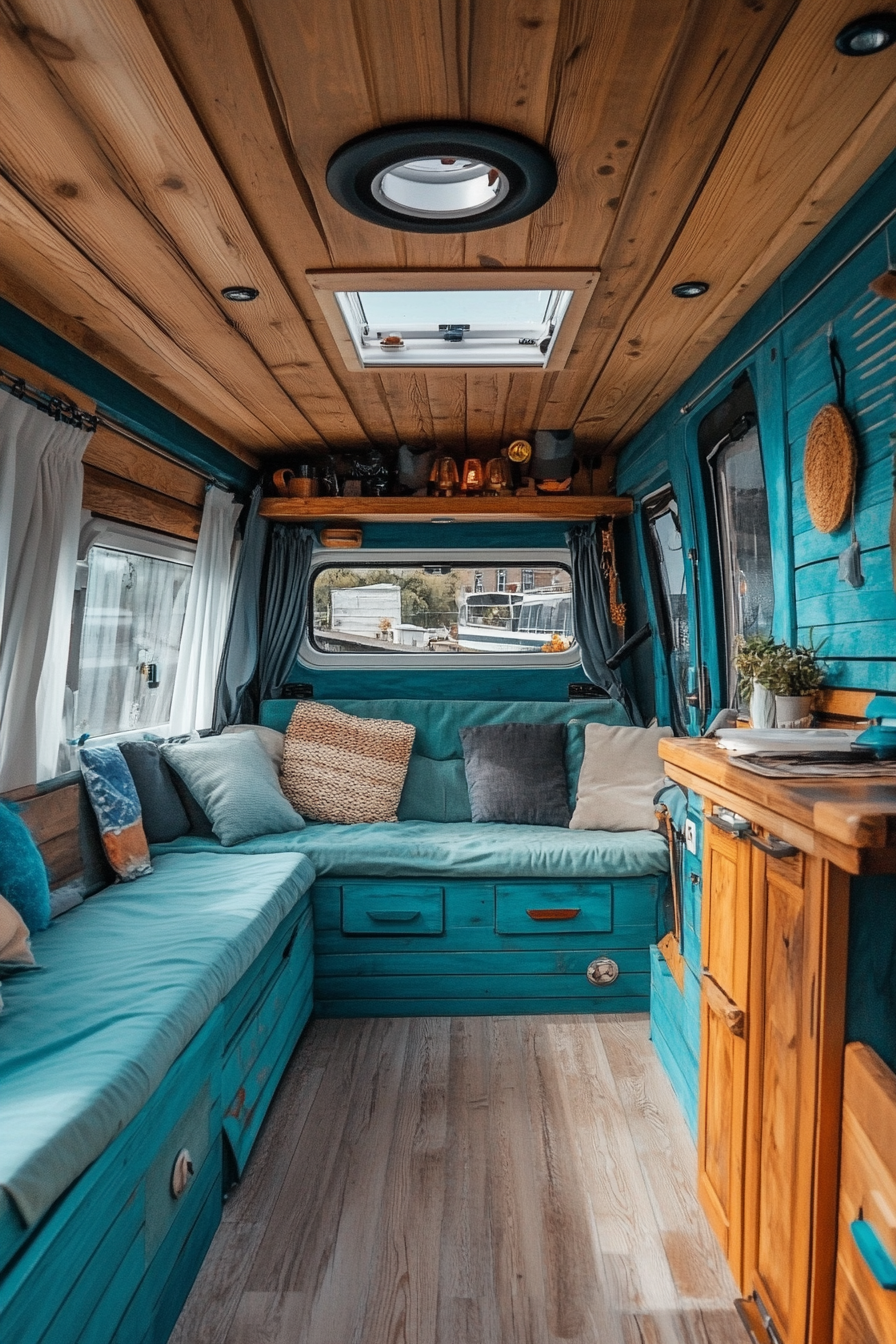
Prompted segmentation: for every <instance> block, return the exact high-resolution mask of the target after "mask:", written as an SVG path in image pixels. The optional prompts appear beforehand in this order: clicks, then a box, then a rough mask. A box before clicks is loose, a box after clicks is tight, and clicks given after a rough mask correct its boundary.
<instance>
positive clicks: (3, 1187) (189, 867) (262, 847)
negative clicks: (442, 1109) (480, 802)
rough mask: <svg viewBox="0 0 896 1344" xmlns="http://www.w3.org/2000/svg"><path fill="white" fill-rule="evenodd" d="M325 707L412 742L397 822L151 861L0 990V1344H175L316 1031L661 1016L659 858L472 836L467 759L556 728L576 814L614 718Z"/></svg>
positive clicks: (583, 710) (541, 705)
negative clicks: (579, 794)
mask: <svg viewBox="0 0 896 1344" xmlns="http://www.w3.org/2000/svg"><path fill="white" fill-rule="evenodd" d="M294 703H295V702H293V701H285V700H277V701H269V702H267V703H265V704H264V705H263V706H262V711H261V722H262V724H264V725H265V726H268V727H273V728H278V729H280V730H283V729H285V727H286V725H287V723H288V721H289V717H290V715H291V713H292V709H293V707H294ZM331 703H333V704H334V705H335V706H336V707H337V708H338V709H341V710H343V711H345V712H347V713H350V714H356V715H360V716H364V717H376V718H393V719H402V720H404V721H405V722H409V723H413V724H414V726H415V727H416V729H417V733H416V739H415V744H414V753H413V755H412V760H411V767H410V768H409V771H408V778H407V782H406V785H405V790H404V793H403V794H402V800H401V805H400V808H399V821H398V823H397V824H394V823H393V824H389V823H374V824H368V825H358V826H335V825H328V824H315V823H310V824H309V825H308V826H307V827H306V828H305V829H304V830H303V831H299V832H290V833H288V834H286V835H276V836H262V837H260V838H259V839H256V840H252V841H248V842H245V843H244V844H241V845H236V846H234V847H232V848H229V849H226V848H224V847H222V846H221V845H220V844H219V843H218V842H217V841H216V840H214V839H213V838H212V839H208V838H205V837H200V836H185V837H183V838H182V839H181V840H177V841H173V842H171V843H170V844H167V845H158V846H154V847H153V865H154V872H153V873H152V874H151V875H150V876H148V877H144V878H141V879H139V880H138V881H137V882H134V883H131V884H123V885H116V886H110V887H108V888H106V889H105V890H103V891H101V892H100V893H99V894H96V895H92V896H90V897H89V899H87V900H85V901H84V902H83V904H81V905H79V906H77V908H75V909H73V910H71V911H70V912H69V913H67V914H65V915H62V916H61V917H60V918H59V919H57V920H55V921H54V922H53V924H52V925H51V927H50V928H49V929H48V930H47V931H46V932H44V933H41V934H37V935H36V936H35V938H34V939H33V949H34V953H35V956H36V958H37V960H38V962H39V963H40V964H41V965H42V966H43V967H44V969H43V970H42V971H39V972H32V973H28V974H27V975H19V976H16V977H15V978H14V979H13V980H9V981H5V982H4V987H3V988H4V997H5V1002H6V1010H5V1012H4V1014H3V1016H2V1017H0V1133H2V1135H3V1141H2V1145H0V1266H2V1268H0V1337H2V1338H3V1339H9V1340H10V1341H12V1340H15V1341H16V1344H38V1342H39V1341H42V1342H43V1344H108V1342H110V1341H115V1344H162V1341H164V1340H166V1339H167V1338H168V1335H169V1333H170V1330H171V1328H172V1326H173V1324H174V1321H175V1320H176V1317H177V1315H178V1312H179V1310H180V1308H181V1306H182V1303H183V1301H184V1299H185V1297H186V1295H187V1293H188V1291H189V1288H190V1285H191V1283H192V1281H193V1279H194V1278H195V1275H196V1272H197V1271H198V1268H199V1265H200V1263H201V1261H202V1258H203V1256H204V1255H205V1252H206V1250H207V1248H208V1245H209V1243H210V1241H211V1238H212V1236H213V1235H214V1231H215V1228H216V1226H217V1224H218V1221H219V1218H220V1210H221V1203H222V1191H223V1189H224V1188H225V1186H226V1184H228V1183H230V1182H231V1181H232V1180H233V1178H235V1177H237V1176H239V1175H240V1174H241V1173H242V1171H243V1169H244V1167H245V1164H246V1161H247V1159H248V1156H249V1153H250V1151H251V1148H252V1145H253V1143H254V1141H255V1138H256V1136H257V1134H258V1130H259V1128H260V1126H261V1123H262V1120H263V1118H264V1115H265V1113H266V1111H267V1108H268V1106H269V1105H270V1102H271V1100H272V1098H273V1095H274V1092H275V1090H276V1087H277V1084H278V1082H279V1080H280V1077H281V1076H282V1073H283V1070H284V1069H285V1067H286V1064H287V1063H288V1061H289V1058H290V1056H291V1054H292V1052H293V1050H294V1048H295V1045H296V1042H297V1041H298V1038H299V1036H300V1034H301V1032H302V1029H303V1028H304V1026H305V1024H306V1022H307V1020H308V1018H309V1016H310V1014H311V1012H312V1009H313V1010H314V1011H316V1012H317V1013H319V1014H322V1015H329V1016H356V1015H357V1016H367V1015H389V1016H392V1015H399V1014H413V1015H430V1014H447V1013H451V1014H468V1013H523V1012H526V1013H532V1012H551V1013H556V1012H600V1011H605V1012H608V1011H609V1012H624V1011H643V1010H644V1009H646V1008H647V1006H648V993H649V989H648V987H649V973H650V970H649V966H650V963H649V946H650V944H652V943H654V942H655V941H656V939H657V936H658V933H659V932H661V931H662V919H663V914H662V906H663V897H664V894H665V890H666V884H667V876H666V875H667V872H668V855H667V851H666V845H665V841H664V839H663V837H662V836H661V835H660V834H659V833H658V832H651V831H633V832H612V833H611V832H601V831H574V830H567V829H561V828H553V827H535V826H532V827H530V826H505V825H499V824H489V825H485V826H483V825H476V824H474V823H473V822H471V821H470V820H469V819H468V818H469V800H468V797H467V795H466V787H465V782H464V777H463V759H462V752H461V747H460V739H459V737H458V728H459V727H461V726H463V725H468V724H470V725H472V724H486V723H502V722H503V723H508V722H540V723H544V722H547V723H564V724H566V725H567V771H568V776H569V781H570V789H571V793H574V789H575V781H576V779H577V778H578V770H579V767H580V765H581V759H582V753H583V751H584V726H585V724H586V723H590V722H599V723H625V722H626V720H625V716H624V712H623V711H622V710H621V709H620V708H619V706H618V705H616V704H615V702H613V701H610V700H603V699H599V700H590V701H580V702H571V703H568V704H567V703H559V702H534V701H527V702H518V701H505V702H473V701H423V700H388V701H372V700H352V701H344V700H343V701H333V702H331ZM465 817H466V819H464V818H465ZM589 968H591V970H590V978H589Z"/></svg>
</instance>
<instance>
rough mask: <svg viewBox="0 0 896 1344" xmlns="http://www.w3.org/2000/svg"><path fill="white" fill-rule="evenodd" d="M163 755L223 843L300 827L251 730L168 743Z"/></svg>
mask: <svg viewBox="0 0 896 1344" xmlns="http://www.w3.org/2000/svg"><path fill="white" fill-rule="evenodd" d="M162 755H163V756H164V757H165V760H166V761H167V762H168V764H169V765H170V766H171V768H172V769H173V770H176V771H177V773H178V774H179V775H180V777H181V779H182V780H183V781H184V783H185V784H186V786H187V788H188V789H189V790H190V793H191V794H192V795H193V797H194V798H195V799H196V801H197V802H198V803H199V806H200V807H201V808H202V810H203V812H204V813H205V815H206V816H207V817H208V819H209V821H210V822H211V825H212V828H213V830H214V833H215V835H216V836H217V837H218V839H219V840H220V841H221V844H222V845H238V844H241V843H242V842H243V841H244V840H254V839H255V837H256V836H259V835H279V834H282V833H283V832H285V831H300V830H301V829H302V828H303V826H304V825H305V822H304V820H303V819H302V817H300V816H299V814H298V812H296V811H295V809H294V808H293V807H292V806H291V804H290V803H289V802H288V801H287V799H286V798H285V797H284V795H283V790H282V789H281V788H280V784H279V781H278V779H277V771H276V769H275V767H274V763H273V761H272V760H271V758H270V756H269V755H268V754H267V752H266V751H265V749H264V747H263V746H262V745H261V743H260V741H259V740H258V738H257V737H256V735H255V734H254V733H237V734H233V735H232V736H228V737H207V738H203V739H202V740H201V741H199V742H182V743H175V742H172V743H167V744H166V745H165V746H163V747H162Z"/></svg>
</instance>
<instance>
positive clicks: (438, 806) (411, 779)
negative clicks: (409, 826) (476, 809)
mask: <svg viewBox="0 0 896 1344" xmlns="http://www.w3.org/2000/svg"><path fill="white" fill-rule="evenodd" d="M398 820H399V821H472V820H473V813H472V812H471V811H470V794H469V790H468V789H467V776H466V772H465V770H464V763H463V760H461V759H460V758H458V759H457V760H450V761H434V760H432V759H431V758H430V757H429V756H418V755H417V754H416V753H415V752H412V753H411V758H410V760H409V761H408V773H407V775H406V777H405V781H404V788H403V789H402V791H401V800H400V802H399V804H398Z"/></svg>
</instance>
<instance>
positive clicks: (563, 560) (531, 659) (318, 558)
mask: <svg viewBox="0 0 896 1344" xmlns="http://www.w3.org/2000/svg"><path fill="white" fill-rule="evenodd" d="M496 564H500V565H501V566H502V568H503V567H504V566H507V567H511V566H512V567H514V568H516V567H518V566H519V567H522V566H526V567H527V568H535V569H538V568H542V567H546V568H550V567H554V566H563V567H564V568H565V569H568V570H569V571H570V573H571V572H572V561H571V559H570V554H569V551H568V550H567V549H566V548H565V547H560V546H558V547H553V548H551V549H539V550H532V549H526V550H521V549H520V548H518V547H516V548H513V547H512V548H509V549H508V550H503V549H501V550H498V549H494V550H491V549H490V548H488V547H484V546H478V547H476V548H475V549H474V548H472V547H458V546H442V547H440V548H439V549H438V550H432V549H426V550H413V551H411V550H398V549H390V550H374V549H370V550H368V549H367V548H366V547H365V548H364V549H363V550H360V551H359V550H350V551H343V550H335V549H331V548H329V547H326V546H321V545H320V543H317V544H316V545H315V549H314V553H313V555H312V559H311V573H310V575H309V578H308V598H309V600H308V618H307V620H306V624H305V630H304V632H303V634H302V643H301V646H300V648H299V662H300V663H302V664H303V665H304V666H305V667H308V668H328V669H337V668H341V669H342V670H343V671H345V672H348V671H361V670H363V669H365V668H369V669H370V670H371V671H374V670H376V671H381V670H382V669H384V668H389V669H390V670H391V671H393V672H396V671H399V670H401V669H405V670H407V671H410V670H411V669H413V668H433V669H435V668H442V669H446V668H455V669H456V670H457V671H467V672H468V671H470V670H471V669H472V668H480V669H482V670H490V669H495V668H500V669H501V670H502V671H505V672H509V673H512V671H513V669H514V668H533V667H540V668H542V669H543V670H544V671H548V670H549V669H551V668H559V667H566V668H573V667H578V666H580V664H581V653H580V650H579V646H578V644H573V645H572V647H571V648H569V649H566V650H565V651H564V652H563V653H550V654H547V653H408V654H407V655H406V656H405V655H401V654H394V653H391V654H390V653H359V654H352V653H324V652H323V650H322V649H318V648H315V646H314V645H313V644H312V643H311V638H310V634H309V624H310V620H311V617H312V615H313V593H314V581H315V578H316V577H317V575H318V573H319V572H320V571H321V570H322V569H332V568H339V569H343V568H344V569H352V568H355V567H357V566H358V565H365V566H367V565H370V566H371V567H375V568H379V567H383V568H387V567H389V566H392V565H396V566H399V565H400V566H404V567H413V568H418V567H419V568H422V567H423V566H424V565H452V566H454V567H456V568H462V569H476V568H477V567H482V568H483V569H485V568H494V567H495V565H496Z"/></svg>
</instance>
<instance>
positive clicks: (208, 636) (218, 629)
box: [169, 485, 240, 734]
mask: <svg viewBox="0 0 896 1344" xmlns="http://www.w3.org/2000/svg"><path fill="white" fill-rule="evenodd" d="M239 515H240V505H239V504H234V502H233V495H229V494H228V493H227V491H226V490H220V489H219V488H218V487H217V486H214V485H211V486H209V488H208V490H207V491H206V494H205V506H204V508H203V510H202V524H201V526H200V528H199V542H198V544H197V546H196V560H195V561H194V564H193V577H192V579H191V580H190V592H189V596H188V597H187V613H186V615H185V617H184V630H183V635H182V637H181V644H180V657H179V659H178V663H177V672H176V674H175V677H174V693H173V695H172V699H171V720H170V725H171V726H170V729H169V731H170V732H171V733H172V734H173V733H189V732H192V730H193V729H194V728H210V727H211V726H212V718H213V716H214V708H215V682H216V680H217V676H218V663H219V662H220V660H221V650H222V649H223V648H224V637H225V635H226V634H227V617H228V615H229V612H230V591H231V585H232V581H233V569H234V567H233V559H234V528H235V527H236V520H237V518H238V517H239Z"/></svg>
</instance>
